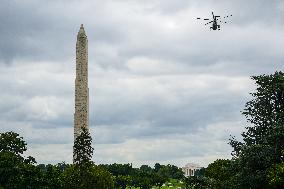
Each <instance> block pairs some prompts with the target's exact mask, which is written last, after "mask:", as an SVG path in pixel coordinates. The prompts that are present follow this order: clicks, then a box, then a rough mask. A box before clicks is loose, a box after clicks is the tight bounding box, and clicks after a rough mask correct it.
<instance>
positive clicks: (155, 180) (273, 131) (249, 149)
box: [0, 72, 284, 189]
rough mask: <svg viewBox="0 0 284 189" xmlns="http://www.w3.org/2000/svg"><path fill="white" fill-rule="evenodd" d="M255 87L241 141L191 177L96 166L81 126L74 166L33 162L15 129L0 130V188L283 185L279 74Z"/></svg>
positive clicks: (254, 188)
mask: <svg viewBox="0 0 284 189" xmlns="http://www.w3.org/2000/svg"><path fill="white" fill-rule="evenodd" d="M252 79H253V80H254V81H255V83H256V85H257V88H256V90H255V92H253V93H251V96H252V100H250V101H248V102H247V103H246V104H245V108H244V110H243V111H242V114H243V115H244V116H245V117H246V118H247V121H248V124H247V126H246V128H245V131H244V132H243V133H242V134H241V136H242V138H241V140H238V139H236V137H234V136H231V138H230V140H229V142H228V144H230V145H231V146H232V148H233V151H232V158H231V159H227V160H225V159H217V160H216V161H214V162H212V163H210V164H209V165H208V167H207V168H204V169H201V170H199V171H197V172H196V174H195V176H193V177H184V175H183V172H182V170H181V169H180V168H178V167H176V166H174V165H160V164H159V163H156V164H155V166H154V168H151V167H150V166H148V165H142V166H141V167H140V168H133V167H132V165H131V164H116V163H114V164H110V165H107V164H105V165H95V164H94V162H92V161H91V157H92V155H93V148H92V147H91V142H92V139H91V136H90V134H89V133H88V131H87V130H86V129H83V130H82V132H81V134H80V135H79V136H78V137H77V138H76V140H75V143H74V153H75V156H74V157H75V159H74V164H65V163H59V164H57V165H44V164H39V165H37V164H36V161H35V158H33V157H31V156H29V157H24V156H23V153H24V152H25V151H26V150H27V144H26V142H25V141H24V140H23V138H22V137H20V136H19V135H18V134H17V133H14V132H6V133H1V134H0V189H1V188H2V189H4V188H5V189H26V188H30V189H32V188H37V189H55V188H56V189H61V188H62V189H65V188H66V189H67V188H68V189H73V188H74V189H75V188H76V189H80V188H84V189H88V188H95V189H96V188H97V189H113V188H122V189H125V188H126V187H127V186H128V187H135V188H141V189H150V188H151V187H152V186H156V187H159V188H160V187H161V186H162V185H163V184H164V183H166V182H167V181H169V179H176V180H179V181H183V182H184V188H187V189H193V188H198V189H239V188H241V189H260V188H265V189H270V188H271V189H273V188H275V189H278V188H279V189H280V188H284V162H283V160H284V74H283V73H282V72H275V73H274V74H271V75H260V76H253V77H252Z"/></svg>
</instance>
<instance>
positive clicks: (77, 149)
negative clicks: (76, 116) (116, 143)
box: [73, 127, 94, 166]
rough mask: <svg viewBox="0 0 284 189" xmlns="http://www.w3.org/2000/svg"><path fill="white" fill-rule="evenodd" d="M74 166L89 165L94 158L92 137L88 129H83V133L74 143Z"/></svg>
mask: <svg viewBox="0 0 284 189" xmlns="http://www.w3.org/2000/svg"><path fill="white" fill-rule="evenodd" d="M73 148H74V164H78V165H79V166H82V165H84V164H89V163H90V162H91V158H92V156H93V151H94V148H93V147H92V137H91V135H90V133H89V131H88V129H87V128H85V127H82V130H81V133H80V135H79V136H77V137H76V139H75V142H74V147H73Z"/></svg>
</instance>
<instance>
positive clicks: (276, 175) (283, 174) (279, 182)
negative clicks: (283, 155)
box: [267, 163, 284, 189]
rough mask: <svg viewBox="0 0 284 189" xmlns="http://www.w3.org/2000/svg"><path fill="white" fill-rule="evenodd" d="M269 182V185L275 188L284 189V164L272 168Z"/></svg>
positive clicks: (269, 173)
mask: <svg viewBox="0 0 284 189" xmlns="http://www.w3.org/2000/svg"><path fill="white" fill-rule="evenodd" d="M267 177H268V180H269V184H270V185H271V186H272V187H273V188H279V189H280V188H284V163H279V164H276V165H274V166H272V168H270V170H269V172H268V175H267Z"/></svg>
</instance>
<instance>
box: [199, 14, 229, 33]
mask: <svg viewBox="0 0 284 189" xmlns="http://www.w3.org/2000/svg"><path fill="white" fill-rule="evenodd" d="M212 16H213V20H211V21H210V22H208V23H206V24H205V25H208V24H210V23H212V26H211V27H210V30H211V29H212V30H220V24H218V22H217V21H219V22H222V21H221V16H215V15H214V13H213V12H212ZM229 16H233V15H229ZM229 16H224V18H228V17H229ZM197 19H198V20H199V19H201V18H197ZM203 20H209V18H204V19H203ZM224 23H227V22H224Z"/></svg>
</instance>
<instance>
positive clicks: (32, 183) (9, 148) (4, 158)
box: [0, 132, 42, 189]
mask: <svg viewBox="0 0 284 189" xmlns="http://www.w3.org/2000/svg"><path fill="white" fill-rule="evenodd" d="M26 145H27V144H26V142H25V141H24V140H23V138H22V137H19V134H17V133H14V132H6V133H0V188H1V187H3V188H10V189H13V188H15V189H16V188H31V189H32V188H41V183H42V177H41V176H42V175H41V172H40V169H38V168H37V167H36V166H35V165H34V164H35V163H36V161H35V159H34V158H33V157H31V156H29V157H27V158H26V159H25V158H24V157H23V155H22V154H23V153H24V152H25V151H26V150H27V147H26Z"/></svg>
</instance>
